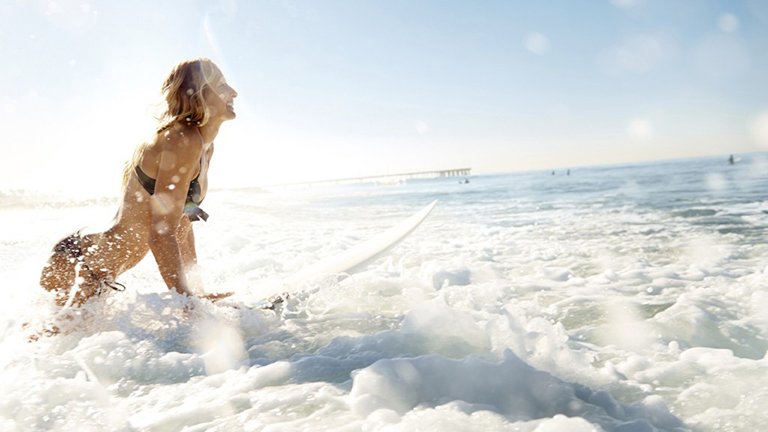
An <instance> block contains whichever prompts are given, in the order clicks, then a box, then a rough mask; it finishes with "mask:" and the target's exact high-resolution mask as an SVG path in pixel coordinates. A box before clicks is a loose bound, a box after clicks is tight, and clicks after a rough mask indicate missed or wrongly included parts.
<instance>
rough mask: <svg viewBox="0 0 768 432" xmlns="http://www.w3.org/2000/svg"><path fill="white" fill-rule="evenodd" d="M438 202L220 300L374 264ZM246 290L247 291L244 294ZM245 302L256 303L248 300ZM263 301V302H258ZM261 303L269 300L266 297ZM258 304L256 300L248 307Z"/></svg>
mask: <svg viewBox="0 0 768 432" xmlns="http://www.w3.org/2000/svg"><path fill="white" fill-rule="evenodd" d="M436 204H437V200H435V201H432V202H431V203H429V204H428V205H426V206H425V207H424V208H422V209H421V210H419V211H418V212H416V214H414V215H413V216H411V217H409V218H408V219H406V220H404V221H402V222H400V223H399V224H397V225H395V226H393V227H392V228H390V229H388V230H387V231H384V232H383V233H381V234H378V235H376V236H374V237H372V238H370V239H368V240H366V241H364V242H362V243H360V244H357V245H355V246H353V247H351V248H349V249H347V250H345V251H343V252H340V253H338V254H337V255H333V256H331V257H328V258H326V259H323V260H320V261H318V262H317V263H315V264H312V265H310V266H308V267H305V268H304V269H302V270H301V271H299V272H298V273H296V274H294V275H291V276H289V277H287V278H285V279H282V280H270V281H266V282H265V283H263V284H259V286H257V287H255V289H254V290H253V292H249V293H235V295H234V296H233V297H230V298H227V299H223V300H220V301H219V302H217V303H221V304H223V305H230V304H231V305H232V306H235V304H232V300H238V299H240V300H245V298H244V297H250V298H251V299H253V296H257V297H258V299H262V300H263V299H269V298H271V297H274V296H277V295H282V294H284V293H291V292H292V291H294V290H296V289H300V288H301V287H302V286H303V285H304V284H305V283H307V282H309V281H312V280H316V279H320V278H323V277H327V276H334V275H338V276H339V277H344V276H346V275H349V274H352V273H354V272H356V271H360V270H362V269H364V268H365V266H366V265H368V264H370V263H371V262H372V261H374V260H375V259H377V258H379V257H381V256H382V255H384V254H385V253H387V252H388V251H389V250H391V249H392V248H393V247H395V246H397V245H398V244H399V243H400V242H401V241H403V239H405V238H406V237H407V236H408V234H410V233H412V232H413V230H415V229H416V228H418V226H419V225H421V223H422V222H424V220H425V219H426V218H427V216H429V214H430V212H432V209H433V208H434V207H435V205H436ZM243 294H245V295H243ZM244 303H246V304H247V303H252V302H249V301H245V302H244ZM257 303H259V302H257ZM261 303H268V302H265V301H262V302H261ZM254 306H258V305H257V304H253V305H250V306H247V307H254Z"/></svg>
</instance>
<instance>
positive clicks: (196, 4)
mask: <svg viewBox="0 0 768 432" xmlns="http://www.w3.org/2000/svg"><path fill="white" fill-rule="evenodd" d="M766 52H768V2H764V1H760V0H741V1H740V0H680V1H666V0H590V1H571V0H551V1H514V0H509V1H490V0H489V1H468V0H464V1H456V0H439V1H438V0H418V1H413V0H389V1H359V0H326V1H310V0H305V1H299V0H296V1H289V0H285V1H279V0H253V1H245V0H218V1H211V0H185V1H176V0H169V1H160V2H156V1H133V2H130V3H126V2H113V1H107V0H56V1H49V0H3V1H2V2H0V56H1V58H2V59H3V66H2V67H0V114H2V118H3V126H4V127H3V129H4V131H5V132H6V134H5V143H4V144H3V145H4V147H5V148H6V152H5V155H4V157H3V158H0V176H1V177H2V184H3V189H43V190H51V189H56V188H61V189H72V188H83V189H88V190H91V191H99V192H109V191H113V190H114V189H115V188H119V184H120V173H121V170H122V166H123V163H124V161H125V160H126V159H127V158H129V157H130V155H131V154H132V152H133V148H134V147H135V145H136V144H137V143H139V142H141V141H142V140H145V139H147V137H148V136H150V134H151V133H152V130H153V127H154V125H155V120H154V118H153V116H154V115H155V114H157V112H158V111H159V109H160V107H161V105H160V94H159V88H160V84H161V82H162V80H163V79H164V78H165V76H166V74H167V73H168V72H169V71H170V68H171V67H172V66H173V65H174V64H175V63H177V62H178V61H180V60H182V59H185V58H189V57H199V56H204V57H210V58H211V59H213V60H214V61H215V62H216V63H218V64H219V66H220V67H221V69H222V70H223V72H224V74H225V76H226V77H227V79H228V81H229V82H230V83H231V85H232V86H233V87H234V88H235V89H237V91H238V92H239V97H238V98H237V99H236V101H235V108H236V111H237V113H238V118H237V119H236V120H234V121H232V122H230V123H226V124H225V125H224V126H222V129H221V133H220V135H219V137H218V139H217V146H216V155H215V157H214V159H215V160H214V162H213V164H212V166H211V186H212V187H233V186H235V187H236V186H258V185H264V184H274V183H281V182H292V181H304V180H318V179H328V178H341V177H350V176H367V175H376V174H392V173H397V172H404V171H419V170H433V169H445V168H460V167H471V168H472V169H473V172H475V173H482V172H496V171H510V170H537V169H555V168H565V167H568V168H571V167H577V166H580V165H595V164H605V163H625V162H633V161H645V160H655V159H669V158H678V157H694V156H708V155H720V154H730V153H742V152H752V151H768V85H766V84H768V79H766V77H768V56H766V55H764V53H766Z"/></svg>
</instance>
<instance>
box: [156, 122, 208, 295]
mask: <svg viewBox="0 0 768 432" xmlns="http://www.w3.org/2000/svg"><path fill="white" fill-rule="evenodd" d="M184 131H186V133H184ZM157 145H159V146H160V149H161V151H160V156H159V161H158V162H159V163H158V170H157V177H156V182H155V193H154V195H152V197H151V202H150V212H151V228H150V231H149V232H150V234H149V248H150V250H151V251H152V254H153V255H154V256H155V261H157V266H158V268H159V270H160V274H161V275H162V277H163V280H164V281H165V284H166V285H167V286H168V288H169V289H172V290H175V291H176V292H178V293H180V294H187V295H190V294H191V291H190V287H189V282H188V281H187V277H186V271H185V266H184V264H185V262H184V261H185V260H184V256H183V254H182V249H181V244H182V242H183V240H184V239H181V238H179V235H180V234H181V233H180V231H181V230H179V225H180V223H182V222H181V221H182V218H183V217H184V216H183V210H184V203H185V202H186V200H187V190H188V188H189V183H190V181H191V180H192V179H193V178H194V176H195V175H196V174H197V172H198V171H199V169H200V158H201V156H202V152H203V140H202V138H201V137H200V135H199V134H198V133H197V132H196V131H194V130H190V129H184V130H170V131H168V132H166V133H164V134H163V136H161V137H158V143H157ZM185 252H187V251H185Z"/></svg>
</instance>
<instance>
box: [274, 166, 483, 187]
mask: <svg viewBox="0 0 768 432" xmlns="http://www.w3.org/2000/svg"><path fill="white" fill-rule="evenodd" d="M471 172H472V168H452V169H445V170H432V171H413V172H404V173H398V174H382V175H374V176H364V177H345V178H339V179H329V180H318V181H308V182H299V183H286V184H280V185H275V186H280V187H290V186H310V185H333V184H350V183H366V182H371V183H396V182H399V181H404V180H408V179H414V178H418V179H430V178H440V177H468V176H469V175H470V173H471Z"/></svg>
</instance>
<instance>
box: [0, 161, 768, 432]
mask: <svg viewBox="0 0 768 432" xmlns="http://www.w3.org/2000/svg"><path fill="white" fill-rule="evenodd" d="M116 181H119V180H118V179H116ZM766 191H768V155H767V154H760V153H758V154H750V155H743V156H741V158H740V159H739V160H738V162H737V163H736V164H735V165H729V164H728V163H727V160H726V158H725V157H721V158H704V159H690V160H677V161H666V162H655V163H644V164H634V165H622V166H605V167H590V168H572V169H571V171H570V175H566V171H564V170H557V171H556V173H555V175H551V173H550V172H549V171H546V172H529V173H510V174H498V175H477V176H472V177H470V183H468V184H461V183H459V179H457V178H444V179H432V180H410V181H405V182H400V183H397V184H382V185H375V184H358V185H337V186H326V187H320V186H315V187H308V188H294V189H283V190H261V189H243V190H214V191H211V192H210V193H209V196H208V198H207V199H206V202H205V206H204V207H205V209H206V210H207V211H208V212H209V213H210V214H211V219H210V220H209V221H208V222H207V223H205V224H196V230H197V231H196V235H197V243H198V255H199V259H200V263H201V269H200V277H201V279H202V280H203V282H204V286H205V290H207V291H209V292H216V291H225V290H235V291H236V292H238V296H237V297H236V298H235V300H234V304H235V305H237V304H238V303H237V302H238V301H239V300H237V299H238V298H243V299H244V298H246V297H249V296H250V297H253V296H258V290H259V286H264V285H263V284H264V283H265V281H269V280H274V279H280V278H285V277H288V276H290V275H291V274H295V273H296V272H298V271H300V270H301V269H302V268H303V267H305V266H307V265H310V264H312V263H314V262H316V261H318V260H320V259H322V258H325V257H328V256H331V255H333V254H335V253H338V252H341V251H343V250H345V249H347V248H349V247H351V246H353V245H355V244H357V243H359V242H361V241H363V240H365V239H366V238H369V237H371V236H373V235H375V234H376V233H378V232H380V231H382V230H384V229H386V228H388V227H390V226H392V225H395V224H396V223H398V222H399V221H401V220H403V219H404V218H406V217H408V216H409V215H410V214H412V213H413V212H415V211H416V210H418V209H419V208H421V207H422V206H424V205H426V204H427V203H429V202H431V201H432V200H434V199H437V200H439V203H438V205H437V207H436V208H435V210H434V211H433V213H432V215H431V216H430V217H429V218H428V219H427V221H426V222H425V223H424V224H423V225H422V226H421V227H420V228H419V229H418V230H416V231H415V232H414V233H413V234H411V235H410V236H409V237H408V238H407V239H406V240H405V241H404V242H403V243H401V244H400V245H399V246H397V247H396V248H395V249H393V250H391V251H390V252H389V253H388V254H387V255H386V256H384V257H382V258H380V259H379V260H377V261H375V262H373V263H372V264H371V265H369V266H368V267H367V268H366V269H364V270H363V271H361V272H358V273H355V274H353V275H350V276H349V277H347V278H345V279H341V280H339V278H322V279H319V280H312V281H308V282H306V283H303V284H302V285H301V286H295V287H290V289H291V290H292V291H293V293H292V295H291V296H290V297H289V298H288V300H287V301H286V302H285V303H284V304H283V305H281V306H278V307H277V308H276V309H275V310H262V309H249V308H247V307H233V306H231V305H230V306H222V305H214V304H211V303H208V302H205V301H193V302H187V301H185V299H183V298H180V297H179V296H176V295H172V294H170V293H169V292H168V291H167V290H166V289H165V288H164V285H163V283H162V280H161V279H160V276H159V274H158V271H157V270H156V267H155V266H154V264H153V261H152V259H151V257H148V258H147V259H145V260H144V261H143V262H142V263H141V264H140V265H139V266H138V267H136V268H134V269H132V270H131V271H129V272H128V273H126V274H125V275H123V276H122V277H121V278H120V279H119V281H120V282H122V283H123V284H125V285H126V286H127V290H126V291H125V292H121V293H119V292H110V293H108V294H106V295H104V296H103V297H101V298H98V299H95V300H94V301H92V302H90V303H89V304H88V305H86V306H85V307H83V308H81V309H79V310H76V311H69V313H68V314H67V315H68V317H63V316H62V314H61V313H59V314H57V310H56V308H55V307H53V306H52V304H51V303H52V302H51V298H50V296H49V295H48V294H47V293H45V292H43V290H41V289H40V288H39V287H38V286H37V284H36V281H37V277H38V274H39V271H40V267H41V265H42V263H43V262H44V260H45V259H46V255H47V253H48V250H49V249H50V248H51V246H52V245H53V243H54V242H55V241H56V240H57V239H58V238H60V237H62V236H63V235H65V234H67V233H69V232H72V231H74V230H76V229H78V228H81V227H83V226H84V225H87V224H94V225H98V224H99V223H105V222H107V221H109V220H110V219H111V217H112V215H113V213H114V211H115V209H116V202H115V201H114V199H112V198H110V197H105V198H102V199H88V200H82V199H70V198H66V197H62V196H57V197H55V198H54V197H45V196H41V195H36V194H31V193H25V192H23V191H3V192H0V258H2V261H0V281H2V282H1V286H2V293H3V297H2V302H0V368H1V369H0V370H1V372H0V388H1V389H2V391H1V392H0V430H2V431H33V430H44V431H48V430H50V431H71V430H78V431H180V430H184V431H241V430H245V431H321V430H334V431H433V430H434V431H539V432H545V431H622V432H628V431H629V432H645V431H656V430H658V431H684V430H694V431H757V430H764V428H765V427H766V425H768V357H767V356H766V349H768V289H767V288H766V280H768V232H767V231H766V228H768V202H767V201H766ZM242 304H243V305H244V304H245V303H244V302H243V303H242ZM52 321H53V322H56V324H57V325H59V326H60V327H61V328H62V330H63V334H60V335H57V336H53V337H44V338H42V339H40V340H38V341H37V342H32V343H30V342H27V336H28V334H29V333H30V328H37V327H36V326H41V325H44V324H46V323H50V322H52ZM25 324H26V327H25V326H24V325H25Z"/></svg>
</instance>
